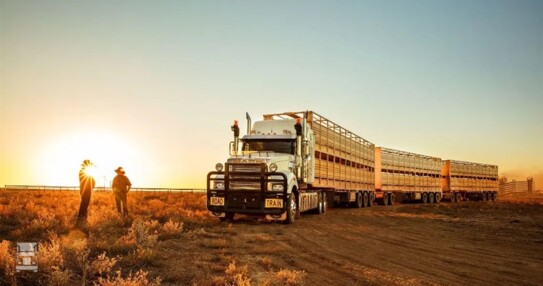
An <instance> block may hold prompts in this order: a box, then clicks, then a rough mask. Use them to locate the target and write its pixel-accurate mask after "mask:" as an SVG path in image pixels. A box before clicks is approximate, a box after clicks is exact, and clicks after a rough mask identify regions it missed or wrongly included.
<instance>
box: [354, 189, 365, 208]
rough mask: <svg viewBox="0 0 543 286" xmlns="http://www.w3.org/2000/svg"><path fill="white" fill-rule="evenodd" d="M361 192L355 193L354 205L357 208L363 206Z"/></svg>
mask: <svg viewBox="0 0 543 286" xmlns="http://www.w3.org/2000/svg"><path fill="white" fill-rule="evenodd" d="M363 197H364V196H363V195H362V193H361V192H358V193H356V202H355V207H357V208H363V207H364V199H363Z"/></svg>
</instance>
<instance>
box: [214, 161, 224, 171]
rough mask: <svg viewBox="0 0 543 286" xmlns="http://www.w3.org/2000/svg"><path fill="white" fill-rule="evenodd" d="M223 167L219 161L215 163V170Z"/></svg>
mask: <svg viewBox="0 0 543 286" xmlns="http://www.w3.org/2000/svg"><path fill="white" fill-rule="evenodd" d="M223 168H224V166H223V165H222V164H221V163H217V164H215V170H217V172H220V171H222V169H223Z"/></svg>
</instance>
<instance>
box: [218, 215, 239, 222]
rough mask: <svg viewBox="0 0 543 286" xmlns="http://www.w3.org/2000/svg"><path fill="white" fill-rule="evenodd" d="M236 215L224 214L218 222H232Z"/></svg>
mask: <svg viewBox="0 0 543 286" xmlns="http://www.w3.org/2000/svg"><path fill="white" fill-rule="evenodd" d="M235 215H236V214H235V213H226V214H225V216H224V217H221V218H220V220H221V222H225V221H228V222H230V221H233V220H234V216H235Z"/></svg>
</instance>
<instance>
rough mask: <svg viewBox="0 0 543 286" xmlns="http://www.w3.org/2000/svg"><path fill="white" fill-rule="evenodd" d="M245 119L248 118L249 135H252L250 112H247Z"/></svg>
mask: <svg viewBox="0 0 543 286" xmlns="http://www.w3.org/2000/svg"><path fill="white" fill-rule="evenodd" d="M245 118H247V135H249V134H251V116H249V112H245Z"/></svg>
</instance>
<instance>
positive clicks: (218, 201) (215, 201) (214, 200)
mask: <svg viewBox="0 0 543 286" xmlns="http://www.w3.org/2000/svg"><path fill="white" fill-rule="evenodd" d="M209 204H210V205H212V206H224V198H222V197H211V198H210V200H209Z"/></svg>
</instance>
